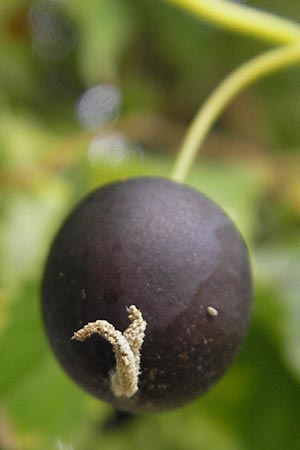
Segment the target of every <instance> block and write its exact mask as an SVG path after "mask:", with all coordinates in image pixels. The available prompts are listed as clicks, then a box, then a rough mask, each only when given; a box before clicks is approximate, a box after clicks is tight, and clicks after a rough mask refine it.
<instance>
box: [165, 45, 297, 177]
mask: <svg viewBox="0 0 300 450" xmlns="http://www.w3.org/2000/svg"><path fill="white" fill-rule="evenodd" d="M298 62H300V43H294V44H289V45H285V46H281V47H279V48H277V49H275V50H269V51H268V52H266V53H264V54H262V55H260V56H257V57H256V58H254V59H252V60H251V61H248V62H246V63H244V64H243V65H242V66H240V67H239V68H238V69H236V70H235V71H234V72H232V73H231V74H230V75H229V76H228V77H227V78H226V79H225V80H224V81H223V82H222V83H221V84H220V85H219V87H218V88H217V89H216V90H215V91H214V92H213V94H212V95H211V96H210V97H209V98H208V100H207V101H206V102H205V104H204V106H202V108H201V109H200V111H199V112H198V114H197V115H196V117H195V119H194V120H193V122H192V123H191V125H190V127H189V129H188V131H187V134H186V137H185V139H184V141H183V144H182V146H181V150H180V153H179V155H178V157H177V160H176V162H175V166H174V170H173V174H172V175H171V178H172V179H173V180H175V181H180V182H182V181H183V180H184V179H185V177H186V174H187V172H188V170H189V168H190V166H191V164H192V162H193V160H194V158H195V156H196V154H197V152H198V149H199V147H200V146H201V144H202V143H203V140H204V139H205V137H206V135H207V133H208V131H209V130H210V128H211V126H212V125H213V123H214V121H215V120H216V119H217V118H218V116H219V115H220V113H221V112H222V111H223V109H224V108H225V107H226V106H227V105H228V103H229V102H230V101H231V100H232V99H233V98H234V97H235V96H236V95H237V94H238V93H239V92H240V91H242V90H243V89H244V88H245V87H247V86H249V85H250V84H251V83H252V82H254V81H256V80H258V79H259V78H262V77H263V76H265V75H267V74H270V73H272V72H274V71H276V70H280V69H283V68H285V67H288V66H291V65H292V64H296V63H298Z"/></svg>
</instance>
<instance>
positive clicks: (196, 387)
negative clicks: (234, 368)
mask: <svg viewBox="0 0 300 450" xmlns="http://www.w3.org/2000/svg"><path fill="white" fill-rule="evenodd" d="M251 298H252V289H251V277H250V270H249V263H248V253H247V249H246V247H245V244H244V241H243V239H242V238H241V236H240V234H239V232H238V231H237V230H236V228H235V226H234V225H233V223H232V222H231V220H230V219H229V218H228V216H227V215H226V214H225V213H224V212H223V211H222V210H221V209H220V208H219V207H218V206H217V205H216V204H215V203H213V202H212V201H211V200H210V199H208V198H207V197H205V196H204V195H203V194H201V193H199V192H197V191H196V190H194V189H192V188H190V187H187V186H185V185H181V184H178V183H174V182H172V181H169V180H167V179H162V178H154V177H153V178H136V179H129V180H127V181H118V182H115V183H112V184H108V185H106V186H102V187H100V188H99V189H97V190H96V191H94V192H93V193H91V194H90V195H89V196H88V197H86V198H85V199H84V200H83V201H82V202H81V203H80V204H79V205H78V206H77V207H76V208H75V209H74V210H73V212H72V213H71V214H70V215H69V217H68V218H67V220H66V221H65V223H64V224H63V226H62V227H61V229H60V231H59V232H58V234H57V236H56V238H55V240H54V242H53V244H52V247H51V250H50V254H49V257H48V260H47V264H46V268H45V273H44V278H43V283H42V310H43V318H44V323H45V327H46V331H47V334H48V337H49V340H50V343H51V345H52V347H53V350H54V352H55V354H56V356H57V358H58V360H59V361H60V363H61V364H62V366H63V368H64V369H65V371H66V372H67V373H68V374H69V375H70V376H71V377H72V378H73V379H74V380H75V381H76V382H77V383H78V384H80V385H81V386H82V387H83V388H84V389H85V390H87V391H88V392H90V393H91V394H93V395H95V396H97V397H99V398H101V399H103V400H105V401H107V402H111V403H112V404H113V405H114V406H115V407H116V408H117V409H119V410H128V411H132V412H137V411H153V410H163V409H169V408H173V407H176V406H179V405H181V404H183V403H185V402H187V401H189V400H191V399H193V398H195V397H197V396H199V395H200V394H202V393H203V392H204V391H206V390H207V389H208V387H209V386H210V385H211V384H212V383H213V382H215V381H216V380H217V379H218V378H220V377H221V375H222V374H223V373H224V372H225V370H226V368H227V367H228V365H229V364H230V363H231V362H232V360H233V358H234V356H235V355H236V353H237V350H238V349H239V347H240V344H241V341H242V339H243V337H244V335H245V332H246V329H247V324H248V319H249V310H250V305H251ZM131 305H135V306H136V308H138V310H139V311H140V312H141V314H142V317H143V319H144V320H145V321H146V322H147V325H146V329H145V331H144V338H143V342H142V345H141V348H140V358H141V360H140V374H139V376H138V390H137V391H136V392H135V393H131V394H130V395H129V396H126V395H124V394H122V392H121V393H115V394H114V393H113V389H112V384H113V377H114V376H115V373H116V358H115V354H114V352H113V350H112V345H111V343H109V342H108V340H107V337H106V339H105V338H104V337H101V336H99V335H97V334H93V335H92V336H91V337H89V338H87V337H86V339H85V340H83V341H76V340H74V339H71V338H72V336H73V335H74V333H75V332H77V331H78V330H80V329H82V328H83V327H84V326H85V325H86V324H88V323H89V322H96V321H97V320H100V321H101V326H102V325H103V324H105V326H106V324H107V322H108V323H109V324H111V325H110V326H111V327H112V326H113V327H114V328H115V329H116V330H119V332H120V333H119V335H120V336H121V338H122V339H125V338H124V337H123V336H124V335H125V337H126V336H127V335H126V332H125V333H124V331H125V330H126V329H128V326H129V324H130V320H129V317H128V316H129V315H130V314H132V311H134V310H133V309H132V310H131V313H130V312H128V309H127V308H128V307H129V306H131ZM133 308H134V307H133ZM132 320H133V319H132ZM104 321H107V322H104ZM99 323H100V322H99ZM134 323H135V322H134ZM99 326H100V325H99ZM82 332H83V331H82V330H81V331H79V332H78V334H77V338H78V339H79V338H80V337H81V335H80V333H82ZM121 332H122V333H124V335H122V334H121ZM130 348H131V347H130ZM122 351H123V350H122ZM122 357H123V356H122Z"/></svg>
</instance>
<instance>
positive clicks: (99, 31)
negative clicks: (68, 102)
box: [69, 0, 134, 85]
mask: <svg viewBox="0 0 300 450" xmlns="http://www.w3.org/2000/svg"><path fill="white" fill-rule="evenodd" d="M69 10H70V13H71V14H72V15H73V17H74V18H75V20H77V25H78V28H79V33H80V42H79V65H80V72H81V75H82V78H83V79H84V80H85V82H86V83H87V85H91V84H95V83H97V82H99V81H101V80H110V79H115V76H116V69H117V65H118V63H119V62H120V58H121V55H122V54H123V52H124V49H125V48H126V47H127V45H128V43H129V42H130V40H131V39H132V33H133V31H134V20H133V18H132V15H131V12H130V11H131V8H130V4H129V2H123V1H121V0H114V1H110V0H90V1H89V2H82V1H80V0H76V1H73V2H72V3H71V4H70V5H69Z"/></svg>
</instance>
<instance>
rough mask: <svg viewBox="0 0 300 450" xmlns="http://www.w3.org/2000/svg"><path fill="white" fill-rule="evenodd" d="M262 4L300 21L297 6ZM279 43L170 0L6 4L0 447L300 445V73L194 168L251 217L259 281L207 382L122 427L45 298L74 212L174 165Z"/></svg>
mask: <svg viewBox="0 0 300 450" xmlns="http://www.w3.org/2000/svg"><path fill="white" fill-rule="evenodd" d="M247 3H248V4H250V5H253V6H257V7H260V8H265V9H268V10H270V11H271V10H272V11H274V12H276V13H278V14H281V15H284V16H286V17H290V18H293V19H296V20H297V19H298V20H299V21H300V9H299V3H298V1H297V0H286V1H285V2H282V1H279V0H257V1H249V2H247ZM267 48H269V46H268V45H267V44H265V43H261V42H259V41H256V40H255V39H253V38H251V39H250V38H247V37H245V36H238V35H235V34H232V33H230V32H228V31H223V30H218V29H216V28H215V27H213V26H211V25H208V24H205V23H204V22H201V21H199V20H198V19H196V18H193V17H191V16H189V15H188V14H186V13H184V12H182V11H180V10H178V9H176V8H172V7H171V6H168V5H167V4H165V3H164V2H163V1H160V0H157V1H153V0H139V1H136V0H88V1H82V0H61V1H59V0H56V1H54V0H52V1H50V0H47V1H45V0H39V1H34V2H33V1H29V0H1V2H0V186H1V193H0V202H1V203H0V265H1V269H0V449H1V450H40V449H43V450H48V449H49V450H50V449H56V450H79V449H83V450H86V449H89V450H100V449H101V450H102V449H104V450H127V449H128V450H129V449H130V450H139V449H141V448H143V449H144V450H253V449H255V450H299V448H300V425H299V424H300V67H295V68H293V69H289V70H286V71H285V72H284V73H283V72H282V73H280V74H274V75H272V76H270V77H268V78H267V79H265V80H263V81H260V82H259V83H257V84H256V85H255V86H253V87H251V88H249V89H248V90H247V91H246V92H245V93H243V94H241V95H240V96H239V97H238V98H237V99H236V100H235V101H234V102H232V104H230V105H229V107H228V108H227V109H226V111H225V112H224V114H223V115H222V117H221V118H220V120H219V121H218V122H217V124H216V125H215V127H214V129H213V130H212V132H211V133H210V136H209V138H208V139H207V141H206V142H205V145H204V147H203V149H202V153H201V155H199V157H198V159H197V161H195V163H194V164H193V168H192V170H191V171H190V173H189V176H188V178H187V180H186V182H187V183H188V184H190V185H192V186H194V187H196V188H197V189H199V190H201V191H203V192H205V193H206V194H208V195H209V196H211V197H212V198H213V199H214V200H215V201H217V202H218V203H219V204H220V205H222V206H223V208H224V209H225V210H226V211H227V212H228V214H229V215H230V216H231V217H232V218H233V219H234V220H235V221H236V223H237V225H238V227H239V228H240V230H241V231H242V233H243V234H244V236H245V239H246V241H247V244H248V246H249V249H250V253H251V261H252V266H253V272H254V279H255V302H254V307H253V318H252V322H251V326H250V329H249V333H248V336H247V339H246V341H245V345H244V347H243V349H242V351H241V353H240V355H239V357H238V358H237V360H236V362H235V364H234V366H233V367H232V368H231V369H230V371H229V372H228V373H227V375H226V376H225V377H224V378H223V379H222V380H221V381H220V382H219V383H218V384H217V385H216V386H215V387H214V388H212V389H211V391H210V392H208V393H207V394H206V395H205V396H203V397H202V398H200V399H199V400H196V401H194V402H192V403H191V404H188V405H187V406H185V407H183V408H181V409H178V410H174V411H170V412H165V413H160V414H146V415H141V416H139V417H136V418H135V419H134V420H131V421H129V422H128V423H127V422H124V423H123V425H122V426H121V425H120V426H117V427H114V426H113V421H112V418H111V414H112V410H111V408H110V406H109V405H106V404H104V403H102V402H99V401H98V400H95V399H93V398H91V397H90V396H89V395H87V394H85V393H84V392H82V391H81V390H80V389H79V388H78V387H76V386H75V385H74V384H73V382H72V381H70V380H69V379H68V378H67V377H66V376H65V374H64V373H63V372H62V370H61V369H60V367H59V366H58V364H57V363H56V361H55V360H54V357H53V356H52V353H51V351H50V349H49V347H48V344H47V342H46V339H45V336H44V332H43V329H42V324H41V318H40V307H39V286H40V279H41V275H42V271H43V263H44V260H45V257H46V255H47V250H48V248H49V245H50V242H51V240H52V238H53V236H54V233H55V231H56V230H57V229H58V227H59V225H60V223H61V221H62V220H63V218H64V217H65V215H66V214H67V213H68V211H69V210H70V208H71V207H72V206H73V205H74V204H75V203H77V202H78V201H79V199H81V198H82V197H83V196H84V194H85V193H87V192H88V191H90V190H91V189H93V188H94V187H96V186H99V185H102V184H103V183H105V182H107V181H109V180H114V179H116V178H119V177H128V176H136V175H162V176H169V175H170V172H171V169H172V165H173V163H174V159H175V156H176V154H177V152H178V150H179V147H180V143H181V140H182V138H183V135H184V131H185V130H186V127H187V126H188V124H189V123H190V121H191V119H192V117H193V116H194V114H195V113H196V111H197V109H198V108H199V106H200V105H201V103H202V102H203V101H204V99H205V98H206V97H207V96H208V95H209V93H210V92H212V90H213V89H214V87H216V86H217V85H218V83H219V82H220V81H221V80H222V79H223V78H224V77H225V76H226V74H228V73H229V72H230V71H231V70H232V69H234V68H235V67H237V66H238V65H239V64H240V63H242V62H243V61H245V60H247V59H249V58H250V57H252V56H254V55H256V54H258V53H259V52H261V51H263V50H265V49H267Z"/></svg>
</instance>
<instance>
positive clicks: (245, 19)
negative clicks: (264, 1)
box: [165, 0, 300, 44]
mask: <svg viewBox="0 0 300 450" xmlns="http://www.w3.org/2000/svg"><path fill="white" fill-rule="evenodd" d="M165 1H167V2H168V3H170V4H174V5H177V6H180V7H182V8H183V9H185V10H187V11H189V12H191V13H192V14H193V15H196V16H199V17H201V18H203V19H204V20H206V21H207V22H212V23H214V24H216V25H218V26H221V27H223V28H226V29H229V30H231V31H235V32H240V33H243V34H248V35H251V36H254V37H256V38H260V39H263V40H264V41H268V42H273V43H277V44H287V43H290V42H293V41H296V40H300V26H299V25H298V24H297V23H295V22H292V21H290V20H288V19H283V18H280V17H277V16H276V15H274V14H271V13H267V12H263V11H260V10H258V9H255V8H251V7H248V6H245V5H239V4H238V3H233V2H230V1H226V0H165Z"/></svg>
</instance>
